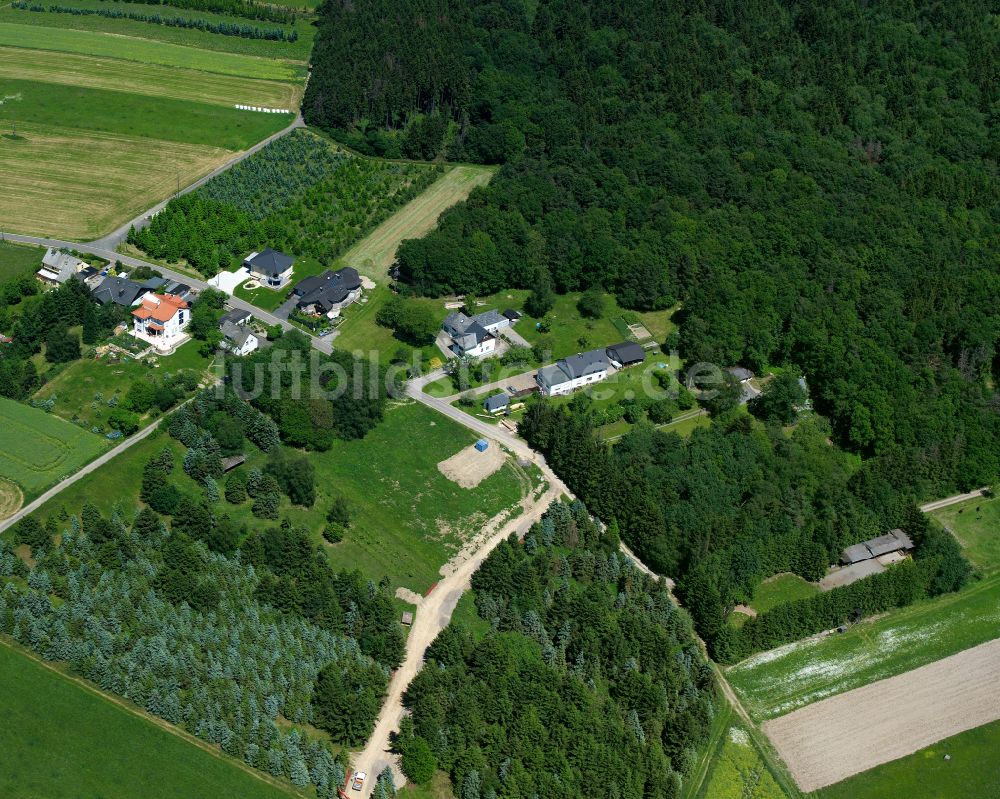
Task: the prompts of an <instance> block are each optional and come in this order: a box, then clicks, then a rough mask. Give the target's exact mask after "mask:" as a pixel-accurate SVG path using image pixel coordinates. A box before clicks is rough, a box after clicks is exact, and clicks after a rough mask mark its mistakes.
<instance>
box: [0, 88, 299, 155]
mask: <svg viewBox="0 0 1000 799" xmlns="http://www.w3.org/2000/svg"><path fill="white" fill-rule="evenodd" d="M4 92H5V93H6V94H20V95H21V98H22V99H21V101H20V102H19V103H17V104H16V105H15V104H8V105H5V106H3V107H2V108H0V120H10V119H12V118H13V119H16V120H17V121H18V122H28V123H35V124H40V125H58V124H65V123H66V122H67V121H71V122H72V124H73V126H74V127H75V128H77V129H81V130H87V131H98V132H102V133H115V134H120V135H125V136H129V137H139V138H148V139H160V140H163V141H171V142H185V143H188V144H200V145H204V146H207V147H222V148H224V149H226V150H245V149H246V148H248V147H250V146H251V145H252V144H254V143H256V142H258V141H260V140H261V139H263V138H266V137H267V136H269V135H271V134H272V133H276V132H277V131H279V130H281V129H282V128H283V127H285V126H286V125H287V124H288V123H289V122H291V120H292V115H291V114H255V113H250V112H245V111H239V110H237V109H235V108H227V107H225V106H221V105H213V104H209V103H200V102H191V101H189V100H176V99H173V98H170V97H150V96H148V95H140V94H126V93H123V92H118V91H112V90H109V89H94V88H84V87H79V86H70V85H66V84H57V83H42V82H40V81H28V80H5V81H4ZM179 120H183V124H179ZM149 146H151V147H155V146H156V145H155V144H154V143H150V145H149Z"/></svg>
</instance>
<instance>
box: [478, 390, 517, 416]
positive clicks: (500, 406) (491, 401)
mask: <svg viewBox="0 0 1000 799" xmlns="http://www.w3.org/2000/svg"><path fill="white" fill-rule="evenodd" d="M508 405H510V397H508V396H507V394H505V393H504V392H503V391H501V392H499V393H498V394H494V395H492V396H490V397H487V398H486V401H485V402H484V403H483V409H484V410H485V411H486V412H487V413H497V412H498V411H502V410H505V409H506V408H507V406H508Z"/></svg>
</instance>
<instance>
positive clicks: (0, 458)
mask: <svg viewBox="0 0 1000 799" xmlns="http://www.w3.org/2000/svg"><path fill="white" fill-rule="evenodd" d="M107 446H108V444H107V442H106V441H104V440H103V439H101V438H98V437H97V436H95V435H94V434H93V433H90V432H89V431H87V430H83V429H81V428H79V427H77V426H76V425H73V424H70V423H69V422H66V421H64V420H62V419H60V418H59V417H57V416H52V415H50V414H47V413H45V411H42V410H39V409H37V408H31V407H29V406H27V405H22V404H21V403H18V402H14V401H13V400H9V399H2V398H0V475H2V476H3V477H5V478H7V479H8V480H11V481H13V482H15V483H17V484H18V485H19V486H20V487H21V488H22V489H23V491H24V493H25V495H26V496H27V497H29V498H30V497H32V496H37V495H38V494H40V493H41V492H42V491H44V490H45V489H46V488H48V487H49V486H51V485H52V484H53V483H56V482H58V481H59V480H61V479H62V478H63V477H66V476H68V475H70V474H72V473H73V472H75V471H76V470H77V469H79V468H80V467H81V466H83V465H84V464H86V463H87V462H89V461H91V460H93V459H94V458H96V457H97V456H98V455H100V454H101V453H102V452H103V451H104V450H105V449H106V448H107Z"/></svg>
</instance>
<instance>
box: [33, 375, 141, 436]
mask: <svg viewBox="0 0 1000 799" xmlns="http://www.w3.org/2000/svg"><path fill="white" fill-rule="evenodd" d="M149 376H150V369H149V368H148V367H147V366H145V365H144V364H142V363H140V362H139V361H136V360H134V359H131V358H130V359H129V360H128V361H122V362H120V363H114V364H113V363H108V362H107V361H105V360H93V359H81V360H79V361H74V362H73V363H71V364H69V365H67V366H66V367H65V368H64V369H63V370H62V371H61V372H60V373H59V374H58V375H57V376H56V377H54V378H53V379H52V380H50V381H49V382H48V383H46V384H45V385H44V386H42V387H41V388H40V389H39V390H38V391H37V392H35V395H34V397H33V399H37V400H46V399H50V398H53V399H55V405H54V406H53V408H52V413H53V414H56V415H58V416H60V417H62V418H63V419H66V420H67V421H70V422H77V423H78V424H80V425H81V426H82V427H83V428H84V429H87V430H89V429H90V428H91V427H95V426H96V427H100V428H102V429H103V430H106V429H107V421H106V420H107V418H108V416H110V415H111V412H112V411H113V410H114V408H113V407H112V406H109V405H108V402H109V401H111V400H112V398H115V400H116V402H122V401H123V400H124V399H125V395H126V394H127V393H128V390H129V387H130V386H131V385H132V383H134V382H135V381H136V380H142V379H145V378H147V377H149ZM98 397H100V399H98Z"/></svg>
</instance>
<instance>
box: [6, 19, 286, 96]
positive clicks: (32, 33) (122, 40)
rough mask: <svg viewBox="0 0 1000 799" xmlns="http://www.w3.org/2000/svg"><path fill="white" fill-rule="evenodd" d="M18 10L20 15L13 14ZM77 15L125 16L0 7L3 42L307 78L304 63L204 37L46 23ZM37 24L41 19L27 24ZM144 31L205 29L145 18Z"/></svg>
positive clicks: (190, 66) (84, 21)
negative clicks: (190, 41)
mask: <svg viewBox="0 0 1000 799" xmlns="http://www.w3.org/2000/svg"><path fill="white" fill-rule="evenodd" d="M12 15H16V16H12ZM56 18H60V19H66V20H67V21H69V20H73V21H74V22H75V23H76V24H77V25H79V26H81V27H82V26H84V25H86V24H89V21H90V20H95V21H99V22H103V23H112V22H122V20H105V19H103V18H102V17H74V16H71V15H67V14H34V13H32V14H27V13H25V12H18V11H14V10H13V9H10V8H3V9H0V45H8V46H11V47H25V48H33V49H36V50H49V51H53V50H54V51H57V52H60V53H81V54H83V55H95V56H103V57H106V58H120V59H125V60H127V61H140V62H142V63H144V64H162V65H163V66H167V67H185V68H187V69H196V70H200V71H202V72H217V73H220V74H223V75H238V76H240V77H244V78H264V79H269V80H296V79H301V77H303V76H304V74H305V69H304V68H303V67H301V66H299V65H296V64H293V63H289V62H286V61H278V60H274V59H271V58H258V57H254V56H247V55H238V54H236V53H226V52H212V51H211V50H210V49H208V48H206V47H205V45H206V44H208V43H211V40H209V41H207V42H199V43H198V44H197V45H195V46H192V47H184V46H180V45H177V44H171V43H169V42H164V41H154V40H152V39H144V38H139V37H135V36H134V35H132V36H127V35H126V36H123V35H117V36H111V35H108V34H107V33H104V32H102V31H101V30H95V31H91V30H68V29H62V28H59V27H44V24H45V23H48V22H53V24H55V23H57V22H59V21H60V19H56ZM24 23H35V24H24ZM134 24H135V25H142V27H143V29H144V32H148V31H147V30H146V29H148V28H150V27H156V28H158V29H159V30H158V31H157V32H158V33H162V32H167V31H174V30H176V31H180V32H182V33H199V31H188V30H183V29H180V28H168V27H166V26H163V25H159V26H150V25H143V23H141V22H137V23H134ZM204 35H205V36H211V37H212V39H213V40H214V39H237V40H240V41H243V40H242V39H240V37H238V36H217V35H214V34H204Z"/></svg>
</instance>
